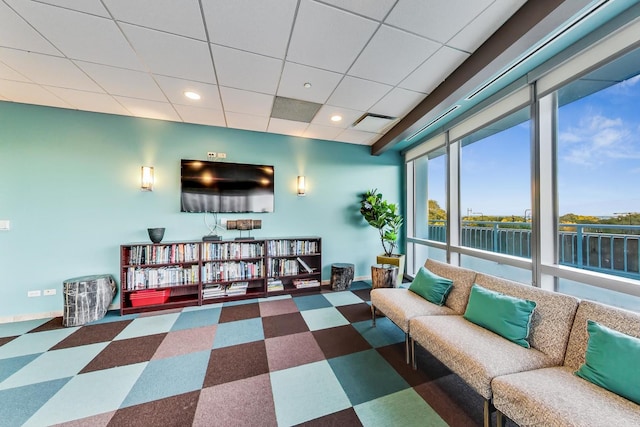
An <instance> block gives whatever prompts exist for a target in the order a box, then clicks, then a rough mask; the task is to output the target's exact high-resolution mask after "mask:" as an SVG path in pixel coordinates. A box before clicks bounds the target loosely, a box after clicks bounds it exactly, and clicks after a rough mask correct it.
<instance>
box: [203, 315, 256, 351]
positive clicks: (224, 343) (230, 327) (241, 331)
mask: <svg viewBox="0 0 640 427" xmlns="http://www.w3.org/2000/svg"><path fill="white" fill-rule="evenodd" d="M263 339H264V329H263V328H262V319H261V318H259V317H256V318H253V319H245V320H237V321H235V322H227V323H220V324H219V325H218V326H216V336H215V338H214V339H213V348H222V347H228V346H231V345H236V344H244V343H248V342H252V341H258V340H263Z"/></svg>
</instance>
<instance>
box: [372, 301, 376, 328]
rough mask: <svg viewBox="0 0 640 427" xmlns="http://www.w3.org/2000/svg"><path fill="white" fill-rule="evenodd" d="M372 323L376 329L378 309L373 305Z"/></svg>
mask: <svg viewBox="0 0 640 427" xmlns="http://www.w3.org/2000/svg"><path fill="white" fill-rule="evenodd" d="M371 323H372V324H373V327H374V328H375V327H376V308H375V307H374V306H373V304H371Z"/></svg>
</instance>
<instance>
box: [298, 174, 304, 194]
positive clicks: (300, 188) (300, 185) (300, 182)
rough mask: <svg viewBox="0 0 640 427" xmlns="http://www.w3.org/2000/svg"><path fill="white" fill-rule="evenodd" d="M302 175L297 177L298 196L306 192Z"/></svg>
mask: <svg viewBox="0 0 640 427" xmlns="http://www.w3.org/2000/svg"><path fill="white" fill-rule="evenodd" d="M304 181H305V179H304V175H300V176H298V196H304V195H305V191H306V186H305V182H304Z"/></svg>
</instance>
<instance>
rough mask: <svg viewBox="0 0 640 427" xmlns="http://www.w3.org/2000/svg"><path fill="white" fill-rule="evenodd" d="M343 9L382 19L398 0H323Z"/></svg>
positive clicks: (377, 19) (378, 19)
mask: <svg viewBox="0 0 640 427" xmlns="http://www.w3.org/2000/svg"><path fill="white" fill-rule="evenodd" d="M323 1H324V3H329V4H332V5H334V6H336V7H339V8H341V9H346V10H348V11H350V12H353V13H357V14H358V15H364V16H366V17H367V18H372V19H375V20H376V21H381V20H382V19H383V18H384V17H385V16H387V13H389V11H390V10H391V8H392V7H393V5H394V4H395V3H396V1H397V0H375V1H371V0H323Z"/></svg>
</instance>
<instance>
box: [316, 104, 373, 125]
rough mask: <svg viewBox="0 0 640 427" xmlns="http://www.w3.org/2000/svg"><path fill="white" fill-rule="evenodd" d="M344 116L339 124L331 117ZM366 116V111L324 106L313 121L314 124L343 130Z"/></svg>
mask: <svg viewBox="0 0 640 427" xmlns="http://www.w3.org/2000/svg"><path fill="white" fill-rule="evenodd" d="M336 114H337V115H340V116H342V120H341V121H339V122H334V121H331V117H332V116H334V115H336ZM363 114H364V111H356V110H350V109H348V108H340V107H334V106H331V105H323V106H322V107H320V110H318V112H317V113H316V115H315V117H314V118H313V120H311V123H312V124H316V125H321V126H331V127H336V128H341V129H346V128H348V127H349V126H351V124H352V123H353V122H355V121H356V120H358V119H359V118H360V116H362V115H363Z"/></svg>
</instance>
